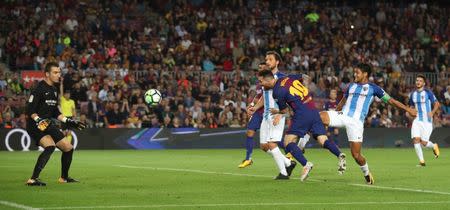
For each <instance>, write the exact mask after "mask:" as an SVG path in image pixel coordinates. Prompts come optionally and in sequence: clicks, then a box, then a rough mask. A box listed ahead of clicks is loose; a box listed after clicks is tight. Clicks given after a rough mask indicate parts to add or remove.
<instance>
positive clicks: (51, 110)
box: [26, 62, 86, 186]
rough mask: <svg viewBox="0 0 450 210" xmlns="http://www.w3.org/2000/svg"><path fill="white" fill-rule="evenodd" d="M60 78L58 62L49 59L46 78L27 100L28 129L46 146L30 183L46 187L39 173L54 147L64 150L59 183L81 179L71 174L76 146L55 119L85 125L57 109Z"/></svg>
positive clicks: (72, 124)
mask: <svg viewBox="0 0 450 210" xmlns="http://www.w3.org/2000/svg"><path fill="white" fill-rule="evenodd" d="M60 78H61V70H60V69H59V67H58V64H56V63H54V62H50V63H48V64H47V65H46V66H45V79H44V80H43V81H40V82H39V83H38V85H37V86H36V87H35V88H34V89H33V90H32V91H31V95H30V98H29V99H28V102H27V116H28V118H27V132H28V134H29V135H30V136H31V138H32V139H33V140H34V141H36V145H39V146H41V147H43V148H44V151H43V152H42V153H41V155H39V157H38V159H37V162H36V165H35V166H34V170H33V175H32V176H31V178H30V179H29V180H28V181H27V183H26V184H27V185H28V186H45V185H46V184H45V183H44V182H42V181H41V180H39V174H40V173H41V171H42V169H44V167H45V165H46V163H47V161H48V160H49V159H50V156H51V155H52V153H53V151H55V148H56V147H58V148H59V149H60V150H61V151H62V155H61V177H60V178H59V180H58V182H60V183H70V182H78V181H77V180H75V179H73V178H70V177H69V168H70V164H71V163H72V156H73V146H72V144H71V143H70V142H69V141H68V140H66V138H65V137H64V134H63V133H62V132H61V130H59V128H58V127H57V126H56V125H55V124H54V123H53V122H52V119H54V118H56V119H58V120H59V121H61V122H62V123H65V125H66V126H68V127H71V128H75V129H79V130H81V129H84V128H85V127H86V126H85V125H84V124H83V123H81V122H78V121H76V120H73V119H71V118H67V117H64V116H63V115H62V114H61V112H60V111H59V109H58V88H57V83H59V80H60Z"/></svg>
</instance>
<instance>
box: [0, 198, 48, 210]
mask: <svg viewBox="0 0 450 210" xmlns="http://www.w3.org/2000/svg"><path fill="white" fill-rule="evenodd" d="M0 204H2V205H4V206H9V207H14V208H17V209H26V210H38V209H39V208H33V207H31V206H25V205H22V204H18V203H14V202H10V201H2V200H0Z"/></svg>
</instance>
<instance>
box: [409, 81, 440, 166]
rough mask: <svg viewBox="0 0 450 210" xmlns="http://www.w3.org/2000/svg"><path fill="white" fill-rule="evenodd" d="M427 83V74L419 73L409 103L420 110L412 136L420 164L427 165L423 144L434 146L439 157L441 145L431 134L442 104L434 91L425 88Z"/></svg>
mask: <svg viewBox="0 0 450 210" xmlns="http://www.w3.org/2000/svg"><path fill="white" fill-rule="evenodd" d="M425 83H426V79H425V76H423V75H417V78H416V90H415V91H413V92H412V93H411V94H410V95H409V105H410V106H413V107H415V109H416V110H417V112H418V114H417V117H416V118H415V119H414V121H413V123H412V127H411V138H412V140H413V144H414V149H415V150H416V154H417V157H418V158H419V165H418V166H425V160H424V158H423V152H422V147H421V144H422V145H423V146H424V147H428V148H432V149H433V152H434V156H435V158H438V157H439V146H438V144H433V142H431V141H430V136H431V133H432V132H433V116H434V114H435V113H436V111H437V110H439V107H440V106H441V104H440V103H439V101H437V99H436V96H435V95H434V94H433V92H431V91H430V90H428V89H425ZM431 105H433V110H431Z"/></svg>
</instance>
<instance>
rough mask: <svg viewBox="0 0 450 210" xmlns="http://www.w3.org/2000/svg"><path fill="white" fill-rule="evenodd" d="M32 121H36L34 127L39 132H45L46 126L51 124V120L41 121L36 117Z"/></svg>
mask: <svg viewBox="0 0 450 210" xmlns="http://www.w3.org/2000/svg"><path fill="white" fill-rule="evenodd" d="M34 121H36V126H37V128H38V129H39V130H40V131H45V130H47V128H48V126H49V125H50V123H51V120H49V119H42V118H40V117H37V118H36V119H34Z"/></svg>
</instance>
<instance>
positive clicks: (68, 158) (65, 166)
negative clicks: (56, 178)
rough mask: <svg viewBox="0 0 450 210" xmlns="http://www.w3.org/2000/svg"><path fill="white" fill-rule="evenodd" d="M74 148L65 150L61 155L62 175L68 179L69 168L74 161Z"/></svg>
mask: <svg viewBox="0 0 450 210" xmlns="http://www.w3.org/2000/svg"><path fill="white" fill-rule="evenodd" d="M72 156H73V149H71V150H70V151H68V152H63V153H62V155H61V177H62V178H65V179H67V177H69V168H70V164H71V163H72Z"/></svg>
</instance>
